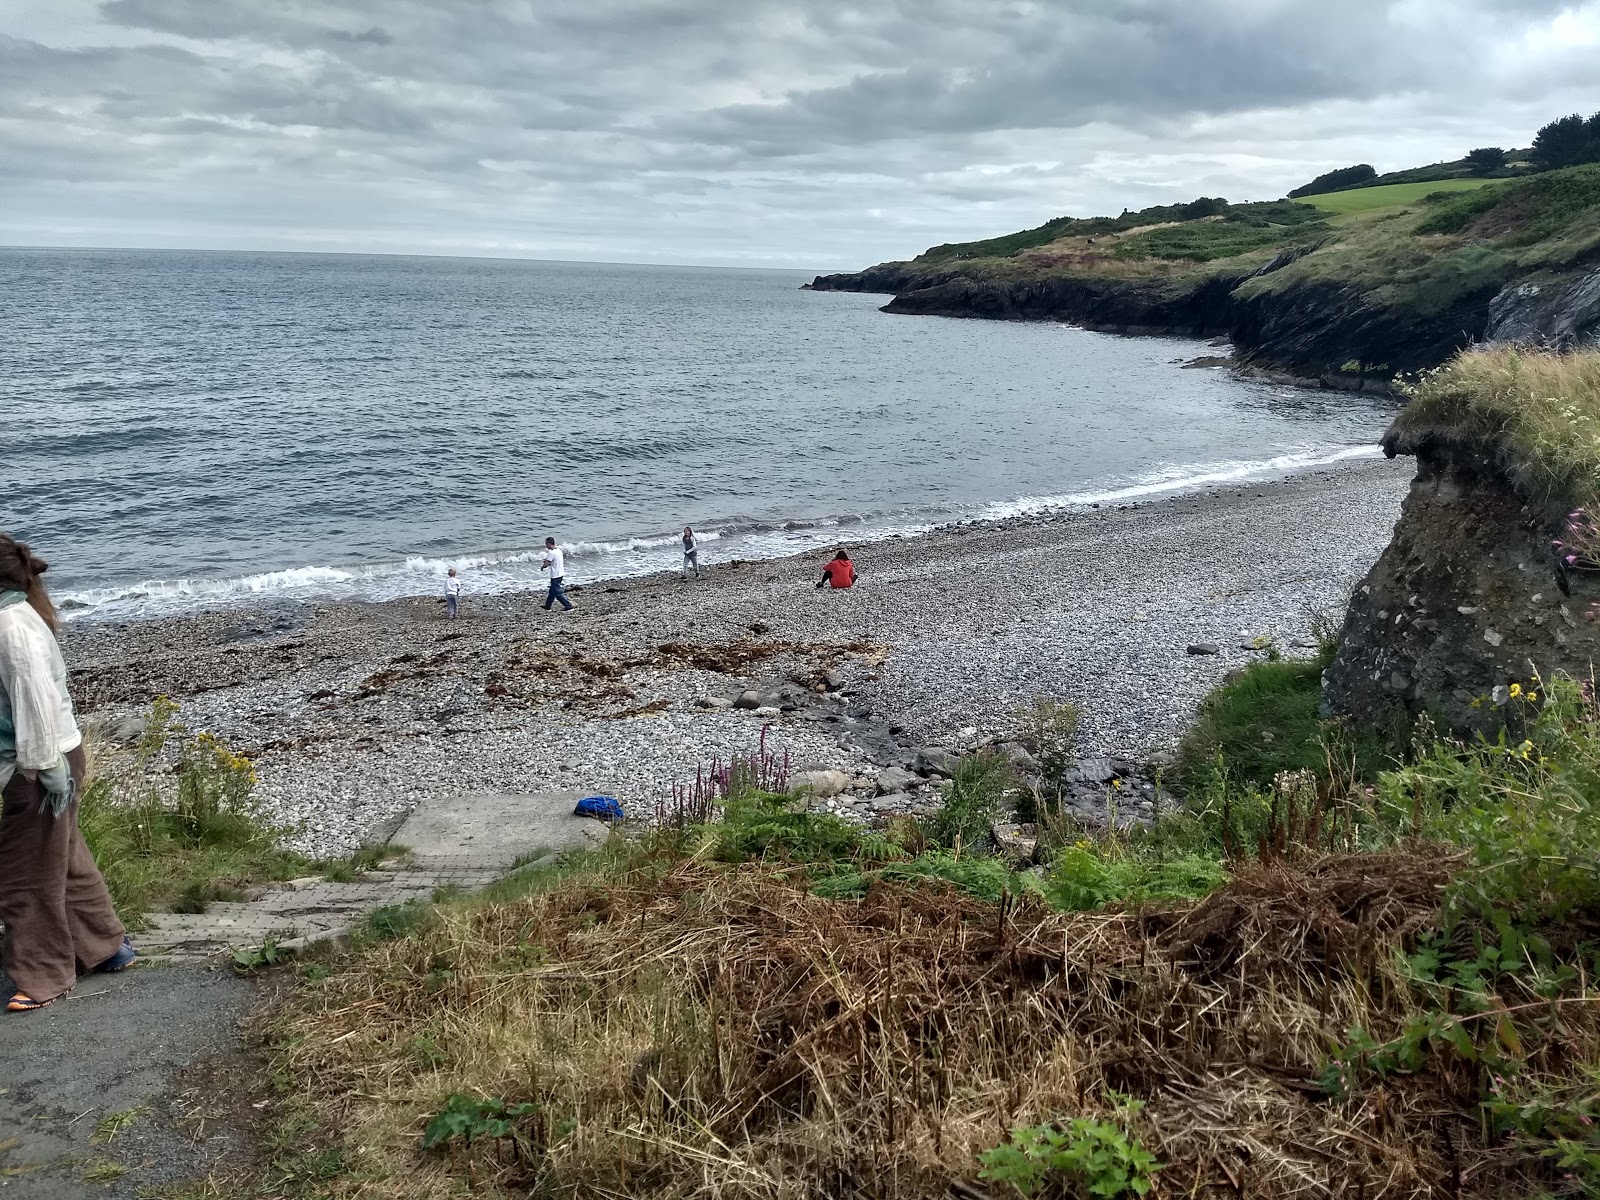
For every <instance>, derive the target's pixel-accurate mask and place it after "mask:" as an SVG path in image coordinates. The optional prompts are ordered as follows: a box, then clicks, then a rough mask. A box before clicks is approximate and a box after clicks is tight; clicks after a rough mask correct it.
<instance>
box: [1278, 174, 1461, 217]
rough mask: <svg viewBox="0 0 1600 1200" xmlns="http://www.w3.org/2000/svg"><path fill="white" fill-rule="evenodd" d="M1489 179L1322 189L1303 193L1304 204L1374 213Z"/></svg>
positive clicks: (1338, 211) (1339, 212)
mask: <svg viewBox="0 0 1600 1200" xmlns="http://www.w3.org/2000/svg"><path fill="white" fill-rule="evenodd" d="M1489 182H1491V181H1490V180H1487V179H1444V180H1438V181H1436V182H1432V183H1391V184H1385V185H1383V186H1381V187H1368V188H1356V189H1355V190H1354V191H1349V192H1324V193H1323V194H1322V195H1320V196H1307V197H1306V198H1305V201H1304V203H1306V204H1311V205H1314V206H1316V207H1317V208H1320V209H1322V211H1323V212H1331V213H1338V214H1341V215H1342V214H1346V213H1365V212H1375V211H1377V210H1378V209H1380V208H1401V207H1404V206H1405V205H1408V204H1416V203H1418V202H1419V201H1421V200H1422V199H1423V198H1424V197H1425V196H1430V195H1435V194H1437V193H1440V192H1466V191H1474V190H1476V189H1478V188H1481V187H1482V186H1483V185H1484V184H1486V183H1489Z"/></svg>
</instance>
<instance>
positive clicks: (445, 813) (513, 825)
mask: <svg viewBox="0 0 1600 1200" xmlns="http://www.w3.org/2000/svg"><path fill="white" fill-rule="evenodd" d="M588 794H589V793H587V792H530V793H526V794H522V795H513V794H510V793H491V794H489V795H482V794H479V795H462V796H460V797H459V798H455V799H451V800H440V799H437V798H432V799H429V800H427V801H425V802H424V803H423V804H422V805H421V806H419V807H418V808H417V810H416V811H415V812H413V813H412V814H411V815H410V816H409V817H407V818H406V820H405V823H404V824H402V825H401V826H400V828H399V829H398V830H396V831H395V834H394V837H393V838H392V839H390V840H391V842H392V843H393V844H395V845H399V846H405V847H406V848H407V849H409V850H410V851H411V858H412V860H413V861H414V862H415V864H416V866H417V868H418V869H420V870H433V871H452V870H496V871H504V870H506V869H508V868H509V867H510V866H511V864H512V863H514V862H516V861H517V859H519V858H523V857H525V856H527V855H530V854H535V853H542V852H544V851H552V850H553V851H565V850H581V849H583V848H584V847H586V846H599V845H603V844H604V843H605V841H606V839H607V838H608V837H609V836H610V830H609V829H607V828H606V826H605V824H604V823H603V822H601V821H596V820H593V819H591V818H589V817H577V816H574V815H573V813H572V810H573V807H574V806H575V805H576V804H577V803H578V801H579V800H581V799H583V797H584V796H586V795H588Z"/></svg>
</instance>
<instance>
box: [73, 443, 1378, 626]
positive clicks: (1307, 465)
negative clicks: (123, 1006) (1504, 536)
mask: <svg viewBox="0 0 1600 1200" xmlns="http://www.w3.org/2000/svg"><path fill="white" fill-rule="evenodd" d="M1379 453H1380V451H1379V449H1378V448H1377V447H1376V446H1369V445H1363V446H1342V447H1336V448H1328V447H1322V448H1318V449H1311V450H1304V451H1297V452H1294V453H1291V454H1281V455H1277V456H1275V457H1272V458H1267V459H1254V460H1245V461H1238V462H1220V463H1207V464H1188V465H1182V466H1174V467H1171V468H1168V469H1164V470H1160V471H1156V472H1151V473H1149V474H1147V475H1145V476H1143V477H1141V478H1139V479H1136V480H1131V481H1129V482H1127V483H1125V484H1120V485H1118V486H1115V487H1108V488H1102V489H1099V490H1095V491H1083V492H1069V493H1063V494H1059V495H1046V496H1023V497H1019V498H1017V499H1015V500H1006V501H999V502H995V503H990V504H984V505H977V506H973V507H971V508H967V509H955V508H947V509H938V510H923V511H921V512H899V513H878V514H874V515H867V516H863V515H858V514H849V515H842V516H833V517H821V518H816V519H812V520H798V521H790V522H786V523H783V524H778V525H773V524H766V523H760V522H741V521H727V522H719V523H718V524H719V525H721V526H723V527H722V528H716V527H707V528H705V529H696V530H695V535H696V536H697V537H698V538H699V539H700V541H701V542H702V544H706V543H713V542H719V543H722V544H723V545H722V550H723V553H722V554H721V555H719V556H718V557H724V558H746V559H756V560H760V559H772V558H781V557H784V556H786V555H790V554H797V553H801V552H804V551H806V550H813V549H818V548H821V547H824V546H832V545H834V544H835V542H836V539H837V538H838V536H839V533H838V531H839V530H840V528H841V527H846V526H847V527H848V528H849V531H850V533H849V536H850V541H852V542H854V543H858V544H860V543H869V542H874V541H882V540H885V539H887V538H891V537H895V536H902V537H905V536H914V535H916V534H919V533H926V532H928V531H929V530H932V529H936V528H938V526H939V525H940V524H943V523H948V522H949V521H952V520H955V519H957V518H967V519H977V520H1006V519H1009V518H1013V517H1018V516H1029V515H1034V514H1042V513H1048V512H1057V511H1063V510H1070V509H1074V508H1086V507H1088V506H1089V505H1091V504H1106V503H1111V502H1115V501H1122V500H1133V499H1140V498H1143V497H1148V496H1157V495H1163V494H1167V493H1172V492H1181V491H1191V490H1198V489H1200V488H1204V487H1208V486H1212V485H1216V484H1226V483H1237V482H1240V481H1242V480H1247V479H1263V478H1268V477H1272V476H1282V475H1288V474H1293V473H1295V472H1298V471H1304V470H1310V469H1313V468H1316V467H1320V466H1330V465H1333V464H1335V463H1339V462H1344V461H1347V460H1350V459H1357V458H1371V457H1375V456H1376V455H1377V454H1379ZM681 537H682V534H681V533H678V532H674V533H670V534H659V535H640V536H636V537H627V538H617V539H611V540H596V541H574V542H570V543H564V544H563V546H562V549H563V550H564V551H565V552H566V554H567V556H568V559H569V561H570V562H571V564H572V566H570V567H569V568H568V574H569V577H571V576H576V578H575V579H574V580H573V582H576V583H598V582H604V581H605V580H608V579H623V578H630V577H635V576H639V575H649V574H654V573H655V572H658V571H666V570H672V569H675V568H676V567H677V566H678V565H679V564H680V563H681V562H682V559H681V557H680V555H679V552H678V547H679V545H680V539H681ZM543 555H544V550H543V547H533V548H531V549H514V550H507V551H504V552H500V553H464V554H460V555H456V556H425V555H411V556H409V557H407V558H405V559H403V560H400V561H398V562H378V563H357V564H349V565H343V566H302V567H289V568H286V569H283V570H277V571H263V572H259V573H255V574H250V575H237V576H231V577H226V578H220V579H176V580H162V579H156V580H146V581H143V582H140V583H135V584H129V585H124V586H121V587H101V588H86V589H80V590H77V591H70V592H63V593H61V595H60V596H59V597H58V599H59V600H60V601H61V607H62V609H63V612H64V614H65V615H67V616H68V617H69V619H76V618H83V617H92V618H105V619H118V618H121V619H129V618H140V617H147V616H152V615H156V614H157V613H161V612H171V611H186V610H196V609H203V608H218V607H227V606H229V605H232V604H237V603H240V602H242V601H248V600H254V599H261V598H265V597H272V598H277V599H283V600H290V601H335V600H369V601H371V600H392V599H399V598H402V597H408V596H428V595H433V594H436V593H441V592H442V589H443V579H444V575H445V572H446V571H447V570H448V569H449V568H451V567H454V568H455V569H456V570H457V571H458V572H461V573H462V575H463V583H464V585H465V586H464V590H465V591H466V593H467V594H468V595H496V594H505V593H510V592H528V591H536V590H538V589H540V588H542V587H544V586H545V584H546V581H547V579H548V576H546V575H544V574H543V573H542V572H541V571H540V569H539V564H540V563H541V562H542V561H543ZM702 565H707V564H706V563H705V562H704V558H703V556H702Z"/></svg>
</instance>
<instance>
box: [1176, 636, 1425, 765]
mask: <svg viewBox="0 0 1600 1200" xmlns="http://www.w3.org/2000/svg"><path fill="white" fill-rule="evenodd" d="M1334 649H1335V646H1334V643H1333V642H1332V641H1331V639H1330V640H1328V641H1326V642H1325V644H1324V645H1323V647H1322V649H1321V650H1320V651H1319V652H1318V653H1317V655H1316V656H1315V657H1313V658H1291V659H1283V658H1278V657H1276V656H1275V655H1274V656H1272V657H1269V658H1268V659H1267V660H1266V661H1263V662H1255V663H1251V664H1250V665H1249V666H1247V667H1245V668H1243V669H1242V670H1239V671H1236V672H1234V673H1233V675H1231V676H1230V677H1229V678H1228V680H1227V681H1226V682H1224V683H1223V684H1222V685H1221V686H1219V687H1217V688H1216V689H1215V690H1213V691H1212V692H1211V694H1210V695H1208V696H1207V697H1206V698H1205V700H1203V701H1202V702H1201V704H1200V709H1199V712H1198V713H1197V714H1196V718H1195V723H1194V725H1193V726H1191V727H1190V729H1189V732H1188V733H1187V734H1185V735H1184V738H1183V741H1182V742H1181V743H1180V745H1179V747H1178V762H1177V766H1176V772H1175V773H1176V777H1177V779H1178V781H1179V782H1180V783H1181V784H1182V785H1183V787H1184V788H1185V790H1186V791H1188V792H1190V793H1191V794H1196V795H1198V794H1200V793H1202V792H1203V791H1204V790H1205V789H1206V787H1207V786H1208V785H1209V783H1210V779H1211V776H1212V775H1213V773H1215V772H1216V771H1217V770H1218V769H1219V766H1218V764H1219V763H1221V764H1225V766H1224V767H1222V768H1221V769H1223V770H1225V771H1226V772H1227V775H1228V777H1229V779H1230V780H1232V781H1233V782H1234V783H1238V784H1246V785H1249V786H1252V787H1256V788H1260V789H1266V788H1270V787H1271V786H1272V783H1273V779H1274V778H1275V777H1276V776H1277V775H1278V773H1279V772H1282V771H1312V772H1319V771H1326V770H1327V769H1328V768H1329V763H1330V760H1336V761H1338V762H1340V763H1341V764H1348V766H1347V767H1346V768H1345V769H1346V773H1348V774H1349V775H1350V776H1351V778H1353V779H1360V780H1364V781H1371V780H1373V779H1375V778H1376V777H1377V775H1378V772H1379V771H1381V770H1382V769H1384V768H1385V767H1387V766H1390V765H1392V764H1393V762H1394V759H1395V756H1396V755H1397V754H1398V753H1399V752H1400V751H1401V750H1402V749H1403V748H1404V747H1405V744H1406V740H1407V737H1408V736H1409V732H1410V731H1409V728H1408V727H1406V726H1407V725H1408V724H1409V722H1406V719H1405V718H1404V716H1403V714H1401V715H1397V716H1396V717H1394V718H1392V720H1398V721H1401V722H1405V724H1402V725H1400V726H1398V727H1395V728H1392V729H1389V730H1388V731H1387V732H1378V731H1376V730H1375V729H1374V728H1372V726H1376V725H1378V724H1379V723H1380V722H1379V721H1376V720H1375V721H1373V722H1372V723H1371V725H1370V726H1369V728H1367V729H1365V730H1362V731H1359V732H1355V731H1350V730H1348V729H1347V728H1346V727H1345V725H1344V724H1343V723H1341V722H1337V721H1331V720H1328V719H1326V718H1324V717H1323V716H1322V715H1321V707H1322V672H1323V671H1324V670H1325V669H1327V666H1328V664H1329V663H1330V662H1331V661H1332V660H1333V652H1334ZM1378 715H1379V714H1374V716H1375V717H1377V716H1378Z"/></svg>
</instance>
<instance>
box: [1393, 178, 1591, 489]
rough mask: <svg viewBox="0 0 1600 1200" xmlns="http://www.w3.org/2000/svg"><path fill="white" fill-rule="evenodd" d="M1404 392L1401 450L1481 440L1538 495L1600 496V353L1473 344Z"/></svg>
mask: <svg viewBox="0 0 1600 1200" xmlns="http://www.w3.org/2000/svg"><path fill="white" fill-rule="evenodd" d="M1586 169H1587V170H1595V171H1596V175H1597V178H1600V169H1597V168H1586ZM1547 178H1551V177H1547ZM1409 391H1410V396H1411V402H1410V403H1409V404H1408V405H1407V406H1406V408H1405V410H1404V411H1403V412H1401V414H1400V416H1399V417H1398V418H1397V419H1396V420H1395V423H1394V427H1393V436H1394V437H1395V439H1396V442H1397V444H1398V445H1399V446H1400V447H1401V448H1402V449H1404V448H1407V447H1411V446H1415V445H1416V444H1418V443H1420V442H1421V441H1422V440H1424V439H1427V438H1445V439H1450V440H1453V441H1456V442H1460V443H1463V444H1466V445H1470V446H1476V447H1479V448H1481V449H1482V450H1483V451H1485V452H1487V453H1489V454H1491V455H1493V456H1494V457H1495V458H1496V460H1497V461H1498V462H1499V464H1500V466H1501V467H1502V468H1503V469H1504V470H1505V471H1506V472H1507V474H1508V475H1509V476H1510V477H1511V478H1512V479H1513V480H1514V481H1515V482H1516V483H1517V485H1518V486H1519V487H1520V488H1521V489H1522V491H1523V492H1524V494H1525V495H1527V496H1528V498H1530V499H1532V500H1534V501H1536V502H1541V503H1543V502H1551V501H1553V502H1556V503H1559V504H1561V505H1562V506H1568V505H1572V504H1580V503H1582V504H1587V503H1591V502H1592V501H1593V499H1594V497H1595V496H1596V494H1597V493H1600V353H1596V352H1594V351H1576V352H1573V353H1569V354H1551V353H1540V352H1528V351H1522V350H1517V349H1514V348H1510V347H1500V348H1495V349H1487V350H1472V351H1468V352H1465V353H1463V354H1461V355H1458V356H1457V357H1456V358H1455V359H1453V360H1452V361H1451V362H1450V363H1449V364H1448V365H1446V366H1444V367H1441V368H1440V369H1438V370H1436V371H1433V372H1430V373H1429V374H1427V375H1425V376H1423V378H1422V379H1421V380H1420V381H1419V382H1418V383H1417V384H1416V385H1415V386H1413V387H1411V388H1410V389H1409Z"/></svg>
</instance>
